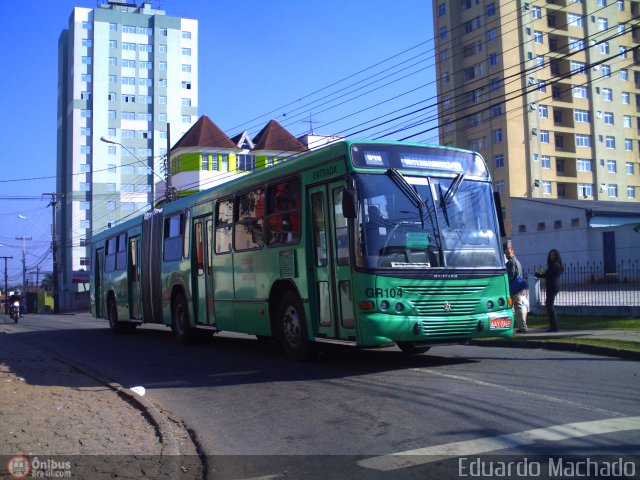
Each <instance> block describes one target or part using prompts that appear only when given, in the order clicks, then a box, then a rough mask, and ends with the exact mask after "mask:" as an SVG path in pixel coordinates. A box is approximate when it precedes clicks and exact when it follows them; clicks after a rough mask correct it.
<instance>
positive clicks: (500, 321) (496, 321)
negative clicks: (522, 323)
mask: <svg viewBox="0 0 640 480" xmlns="http://www.w3.org/2000/svg"><path fill="white" fill-rule="evenodd" d="M489 328H490V329H491V330H493V329H494V328H511V319H510V318H491V319H489Z"/></svg>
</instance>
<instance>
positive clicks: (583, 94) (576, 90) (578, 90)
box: [571, 85, 589, 98]
mask: <svg viewBox="0 0 640 480" xmlns="http://www.w3.org/2000/svg"><path fill="white" fill-rule="evenodd" d="M571 92H572V94H573V96H574V98H589V91H588V90H587V87H585V86H582V85H574V86H573V87H572V88H571Z"/></svg>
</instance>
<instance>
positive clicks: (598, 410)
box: [411, 368, 624, 417]
mask: <svg viewBox="0 0 640 480" xmlns="http://www.w3.org/2000/svg"><path fill="white" fill-rule="evenodd" d="M411 370H413V371H414V372H421V373H429V374H431V375H435V376H438V377H444V378H451V379H452V380H461V381H465V382H470V383H474V384H476V385H480V386H483V387H492V388H497V389H500V390H504V391H506V392H510V393H515V394H518V395H526V396H528V397H535V398H539V399H542V400H547V401H550V402H554V403H560V404H562V405H568V406H570V407H576V408H582V409H584V410H589V411H590V412H595V413H602V414H603V415H610V416H615V417H621V416H623V415H624V414H623V413H620V412H616V411H613V410H606V409H604V408H598V407H592V406H590V405H584V404H582V403H578V402H572V401H571V400H565V399H564V398H558V397H552V396H551V395H544V394H542V393H535V392H529V391H527V390H521V389H518V388H512V387H507V386H505V385H500V384H499V383H491V382H485V381H483V380H476V379H475V378H469V377H464V376H462V375H453V374H451V373H444V372H437V371H435V370H431V369H428V368H412V369H411Z"/></svg>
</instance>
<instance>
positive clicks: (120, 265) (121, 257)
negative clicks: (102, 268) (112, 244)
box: [116, 233, 127, 270]
mask: <svg viewBox="0 0 640 480" xmlns="http://www.w3.org/2000/svg"><path fill="white" fill-rule="evenodd" d="M117 245H118V247H117V248H118V253H117V254H116V270H124V269H125V268H127V234H126V233H121V234H120V235H118V243H117Z"/></svg>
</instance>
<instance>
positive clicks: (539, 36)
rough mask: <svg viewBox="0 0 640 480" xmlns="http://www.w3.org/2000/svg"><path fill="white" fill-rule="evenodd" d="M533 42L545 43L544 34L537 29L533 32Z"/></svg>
mask: <svg viewBox="0 0 640 480" xmlns="http://www.w3.org/2000/svg"><path fill="white" fill-rule="evenodd" d="M533 42H534V43H544V35H543V33H542V32H541V31H539V30H535V31H534V32H533Z"/></svg>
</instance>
